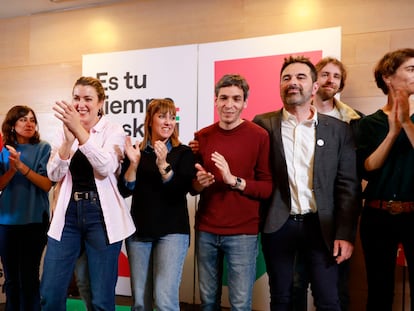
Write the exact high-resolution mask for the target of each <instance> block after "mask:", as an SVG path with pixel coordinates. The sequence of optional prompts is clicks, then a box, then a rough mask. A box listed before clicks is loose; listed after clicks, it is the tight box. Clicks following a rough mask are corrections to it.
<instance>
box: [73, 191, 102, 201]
mask: <svg viewBox="0 0 414 311" xmlns="http://www.w3.org/2000/svg"><path fill="white" fill-rule="evenodd" d="M72 198H73V200H75V201H76V202H77V201H81V200H89V201H92V200H96V199H97V198H98V193H97V192H96V191H75V192H74V193H73V194H72Z"/></svg>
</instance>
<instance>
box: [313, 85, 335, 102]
mask: <svg viewBox="0 0 414 311" xmlns="http://www.w3.org/2000/svg"><path fill="white" fill-rule="evenodd" d="M337 92H338V89H337V88H333V89H332V90H331V89H329V90H326V89H324V86H321V87H319V89H318V92H317V94H318V96H319V97H320V98H321V99H322V100H328V99H331V98H332V97H334V96H335V94H336V93H337Z"/></svg>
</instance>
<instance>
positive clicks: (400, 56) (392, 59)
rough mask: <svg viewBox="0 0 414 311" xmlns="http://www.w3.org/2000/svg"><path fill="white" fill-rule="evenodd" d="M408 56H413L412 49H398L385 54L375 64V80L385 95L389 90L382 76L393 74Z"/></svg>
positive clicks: (413, 50) (413, 51)
mask: <svg viewBox="0 0 414 311" xmlns="http://www.w3.org/2000/svg"><path fill="white" fill-rule="evenodd" d="M409 58H414V49H410V48H405V49H399V50H395V51H392V52H388V53H387V54H385V55H384V56H383V57H382V58H381V59H380V60H379V62H378V63H377V65H376V66H375V69H374V77H375V81H376V82H377V86H378V88H380V89H381V90H382V92H383V93H384V94H385V95H387V94H388V91H389V90H388V86H387V84H386V83H385V81H384V78H383V77H384V76H385V77H388V76H391V75H393V74H394V73H395V72H396V71H397V69H398V68H399V67H400V66H401V65H402V63H404V62H405V61H406V60H407V59H409Z"/></svg>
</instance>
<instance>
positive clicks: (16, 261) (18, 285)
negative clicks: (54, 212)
mask: <svg viewBox="0 0 414 311" xmlns="http://www.w3.org/2000/svg"><path fill="white" fill-rule="evenodd" d="M47 228H48V225H47V223H45V224H41V223H33V224H27V225H0V256H1V262H2V264H3V271H4V276H5V283H4V289H5V293H6V308H5V310H6V311H15V310H25V311H26V310H27V311H39V310H40V294H39V283H40V281H39V266H40V259H41V257H42V253H43V249H44V247H45V245H46V241H47V236H46V232H47Z"/></svg>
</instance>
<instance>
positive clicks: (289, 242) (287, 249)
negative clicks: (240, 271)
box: [262, 214, 340, 311]
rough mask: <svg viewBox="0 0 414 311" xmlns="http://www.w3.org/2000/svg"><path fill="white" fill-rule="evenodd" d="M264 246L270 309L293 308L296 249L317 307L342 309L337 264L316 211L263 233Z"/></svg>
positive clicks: (325, 309) (333, 309) (278, 310)
mask: <svg viewBox="0 0 414 311" xmlns="http://www.w3.org/2000/svg"><path fill="white" fill-rule="evenodd" d="M262 249H263V255H264V258H265V262H266V267H267V273H268V276H269V286H270V299H271V300H270V309H271V311H288V310H291V308H292V284H293V273H294V266H295V256H296V255H297V252H299V253H301V255H302V256H303V259H304V261H305V265H306V269H307V271H308V273H309V278H310V282H311V289H312V294H313V297H314V302H315V305H316V307H317V309H318V310H319V311H322V310H323V311H340V305H339V298H338V287H337V282H338V265H337V263H336V261H335V258H334V257H333V256H332V254H331V252H330V251H329V250H328V248H327V247H326V245H325V243H324V240H323V237H322V234H321V229H320V224H319V219H318V215H317V214H314V215H311V216H307V217H305V218H304V219H303V220H301V221H297V220H294V219H291V218H289V219H288V220H287V222H286V223H285V224H284V226H283V227H282V228H281V229H279V230H278V231H276V232H273V233H270V234H262Z"/></svg>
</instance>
